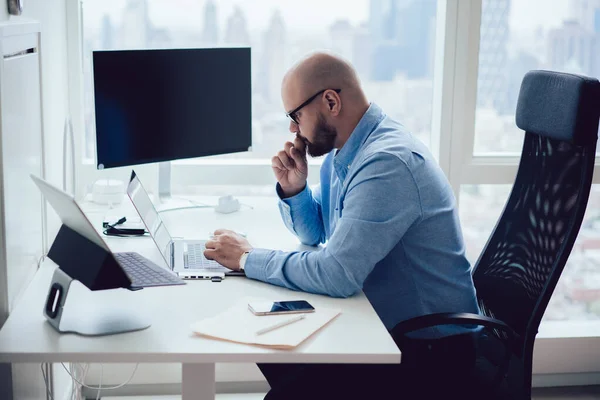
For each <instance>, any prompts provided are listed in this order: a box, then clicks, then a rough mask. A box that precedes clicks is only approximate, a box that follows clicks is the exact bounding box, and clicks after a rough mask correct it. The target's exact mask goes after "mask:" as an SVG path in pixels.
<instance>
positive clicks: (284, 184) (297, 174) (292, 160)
mask: <svg viewBox="0 0 600 400" xmlns="http://www.w3.org/2000/svg"><path fill="white" fill-rule="evenodd" d="M271 167H272V168H273V172H274V173H275V178H277V182H279V185H280V186H281V189H282V190H283V194H284V195H285V197H292V196H295V195H297V194H298V193H300V192H301V191H302V190H303V189H304V187H305V186H306V177H307V176H308V165H307V163H306V144H305V143H304V141H303V140H302V139H300V138H299V137H298V136H296V139H294V143H292V142H286V143H285V146H284V148H283V150H281V151H280V152H279V153H277V155H276V156H275V157H273V158H272V159H271Z"/></svg>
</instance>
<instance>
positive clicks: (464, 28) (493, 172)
mask: <svg viewBox="0 0 600 400" xmlns="http://www.w3.org/2000/svg"><path fill="white" fill-rule="evenodd" d="M82 7H83V5H82V1H81V0H75V1H68V2H66V8H67V49H68V50H67V51H68V54H67V57H68V65H69V87H68V92H69V109H70V113H71V116H72V121H73V126H74V130H75V132H76V133H77V134H76V135H75V143H74V146H75V152H74V153H75V163H76V171H74V174H75V182H76V187H75V194H76V197H77V198H78V199H83V198H84V196H85V195H86V190H85V187H86V184H88V185H89V184H90V183H92V182H94V181H95V180H96V179H100V178H106V172H105V171H104V172H103V171H98V170H96V168H95V165H94V163H93V162H90V161H89V160H87V161H86V160H84V158H83V151H82V146H83V143H82V142H83V135H82V134H81V132H83V129H84V121H83V118H84V116H83V63H82V60H83V47H82V34H83V30H82V15H83V14H82V12H83V8H82ZM437 7H438V8H437V12H436V43H435V50H434V51H435V63H434V67H433V68H434V82H433V104H432V125H431V126H432V130H431V149H432V152H433V154H434V155H435V156H436V158H437V160H438V162H439V164H440V166H441V168H442V170H443V171H444V173H445V174H446V176H447V177H448V179H449V181H450V184H451V186H452V188H453V190H454V193H455V196H456V198H457V201H458V204H459V206H460V197H459V194H460V186H461V185H463V184H512V183H513V182H514V178H515V175H516V172H517V167H518V162H519V158H518V156H515V155H510V154H504V155H497V156H496V155H474V153H473V149H474V143H475V110H476V105H477V104H476V96H477V78H478V67H479V44H480V43H479V41H480V24H481V9H482V0H438V2H437ZM283 112H284V111H283V110H282V113H283ZM319 166H320V161H315V162H311V163H310V165H309V177H311V181H312V180H314V182H316V180H317V179H318V176H319V173H318V170H319ZM599 169H600V163H598V164H597V165H596V166H595V168H594V172H595V173H594V179H593V182H594V183H600V171H599ZM136 170H139V171H140V172H142V173H144V174H145V175H146V176H147V177H148V178H147V179H146V182H147V184H146V185H147V186H148V189H149V190H150V191H156V189H157V181H158V167H157V166H156V165H144V166H141V167H136ZM129 171H130V168H116V169H114V172H112V173H111V177H112V176H115V175H120V176H125V177H126V176H128V172H129ZM215 171H219V173H215ZM172 174H173V175H174V176H177V177H186V179H190V183H192V182H193V183H194V184H200V183H202V184H204V183H205V184H219V183H222V181H223V174H225V175H226V176H236V177H238V179H239V180H238V182H239V183H240V184H241V183H242V182H243V183H246V184H248V183H249V184H257V185H258V184H273V177H272V172H271V167H270V160H256V159H248V160H240V159H236V160H218V161H217V160H184V161H177V162H173V163H172ZM565 324H569V325H570V326H569V329H567V330H566V331H565V329H564V326H565ZM591 325H592V326H593V327H594V328H593V329H591V328H590V323H588V324H578V323H575V322H564V323H562V327H561V323H554V322H552V323H544V322H543V323H542V325H541V326H540V334H539V335H538V338H537V339H536V347H535V350H534V358H535V362H534V366H533V369H534V371H533V372H534V375H535V376H534V383H535V384H536V385H542V386H547V385H549V382H550V383H551V382H557V381H558V380H557V379H556V377H562V378H561V379H560V383H561V384H563V385H565V384H573V383H574V384H581V382H580V380H581V379H580V378H581V376H582V375H581V374H582V373H588V375H589V376H592V377H594V378H593V379H594V382H595V383H598V382H600V374H599V373H600V334H598V333H596V334H590V332H592V331H594V332H599V331H600V321H592V322H591ZM557 374H559V375H557ZM586 382H588V383H589V380H588V381H586Z"/></svg>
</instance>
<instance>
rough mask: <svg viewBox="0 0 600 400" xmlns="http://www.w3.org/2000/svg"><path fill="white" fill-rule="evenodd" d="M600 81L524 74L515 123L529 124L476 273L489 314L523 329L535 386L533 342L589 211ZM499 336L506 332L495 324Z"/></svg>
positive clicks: (520, 351) (520, 350) (522, 350)
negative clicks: (511, 182) (513, 175)
mask: <svg viewBox="0 0 600 400" xmlns="http://www.w3.org/2000/svg"><path fill="white" fill-rule="evenodd" d="M599 87H600V83H599V82H598V80H596V79H591V78H587V77H582V76H577V75H571V74H564V73H557V72H548V71H531V72H529V73H528V74H527V75H526V76H525V77H524V79H523V83H522V85H521V91H520V94H519V101H518V106H517V114H516V123H517V126H518V127H519V128H521V129H522V130H524V131H525V139H524V143H523V150H522V154H521V161H520V164H519V168H518V172H517V176H516V179H515V183H514V186H513V189H512V191H511V193H510V197H509V199H508V201H507V203H506V206H505V208H504V210H503V212H502V215H501V217H500V219H499V221H498V223H497V225H496V227H495V228H494V230H493V232H492V235H491V237H490V239H489V240H488V242H487V244H486V246H485V248H484V250H483V252H482V254H481V255H480V257H479V259H478V261H477V263H476V264H475V266H474V271H473V280H474V283H475V287H476V289H477V298H478V302H479V306H480V308H481V311H482V313H483V314H484V315H486V316H489V317H493V318H496V319H499V320H501V321H503V322H505V323H506V324H508V325H509V326H510V327H512V328H513V329H514V330H515V331H516V332H517V333H518V334H519V336H520V340H518V341H517V343H516V346H515V348H514V349H513V351H514V352H515V354H516V355H517V356H518V357H520V358H522V360H523V365H524V370H525V373H526V376H525V384H526V385H528V387H529V388H531V363H532V354H533V344H534V340H535V336H536V334H537V331H538V326H539V324H540V320H541V318H542V316H543V314H544V311H545V310H546V306H547V305H548V301H549V300H550V296H551V295H552V292H553V291H554V288H555V286H556V283H557V281H558V279H559V277H560V274H561V272H562V270H563V268H564V266H565V264H566V262H567V258H568V257H569V253H570V252H571V249H572V248H573V243H574V242H575V239H576V237H577V234H578V232H579V228H580V226H581V222H582V219H583V216H584V213H585V209H586V205H587V202H588V197H589V193H590V187H591V183H592V172H593V168H594V159H595V154H596V141H597V136H598V117H599V115H600V112H599V110H600V89H599ZM495 334H496V335H498V336H499V337H500V336H502V335H503V333H502V332H501V331H495Z"/></svg>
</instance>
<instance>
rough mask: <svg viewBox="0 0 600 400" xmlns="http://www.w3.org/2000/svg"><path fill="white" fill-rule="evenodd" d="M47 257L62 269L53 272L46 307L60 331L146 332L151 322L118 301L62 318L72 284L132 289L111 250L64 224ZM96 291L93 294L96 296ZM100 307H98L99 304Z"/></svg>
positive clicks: (48, 317) (47, 315) (77, 311)
mask: <svg viewBox="0 0 600 400" xmlns="http://www.w3.org/2000/svg"><path fill="white" fill-rule="evenodd" d="M48 257H49V258H50V259H51V260H52V261H54V262H55V263H56V264H57V265H58V266H59V268H57V269H56V270H55V271H54V275H53V276H52V282H51V283H50V289H49V291H48V296H47V298H46V304H45V306H44V316H45V317H46V319H47V320H48V322H49V323H50V325H52V326H53V327H54V328H55V329H56V330H57V331H59V332H74V333H79V334H81V335H110V334H114V333H121V332H129V331H135V330H140V329H145V328H147V327H149V326H150V322H149V321H148V320H147V319H146V318H144V317H143V316H142V315H141V314H140V313H139V312H137V311H135V310H132V309H127V308H125V307H123V306H122V304H119V303H117V302H115V303H114V304H106V303H109V302H106V303H104V304H100V306H106V307H100V308H98V309H95V310H93V312H86V311H91V310H83V311H81V310H78V308H79V309H81V307H76V306H74V307H73V308H67V312H70V311H71V310H72V311H73V312H74V313H73V315H71V316H70V318H63V311H64V310H65V308H64V305H65V303H66V300H67V295H68V293H69V289H70V288H71V283H73V281H74V280H78V281H80V282H81V283H82V284H84V285H85V286H86V287H87V288H88V289H90V290H92V291H97V290H105V289H116V288H130V286H131V280H130V279H129V277H128V276H127V274H125V271H123V269H122V268H121V266H120V265H119V264H118V263H117V261H116V260H115V258H114V257H113V255H112V253H111V252H110V251H107V250H106V249H104V248H103V247H101V246H99V245H97V244H96V243H94V242H92V241H91V240H89V239H87V238H85V237H84V236H82V235H80V234H79V233H77V232H76V231H74V230H73V229H71V228H69V227H68V226H66V225H63V226H62V227H61V228H60V230H59V232H58V235H57V236H56V239H55V240H54V242H53V243H52V247H51V248H50V252H49V253H48ZM93 293H94V292H92V293H91V295H93ZM96 305H98V304H96Z"/></svg>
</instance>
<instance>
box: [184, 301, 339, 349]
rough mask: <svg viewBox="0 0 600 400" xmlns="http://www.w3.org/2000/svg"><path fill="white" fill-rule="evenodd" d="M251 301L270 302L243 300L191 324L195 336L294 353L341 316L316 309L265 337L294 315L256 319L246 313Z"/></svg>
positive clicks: (255, 316) (249, 313)
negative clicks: (268, 328) (287, 350)
mask: <svg viewBox="0 0 600 400" xmlns="http://www.w3.org/2000/svg"><path fill="white" fill-rule="evenodd" d="M251 301H270V300H269V299H256V298H245V299H242V300H240V301H239V302H237V303H236V304H235V305H233V306H232V307H231V308H229V309H227V310H226V311H224V312H222V313H220V314H218V315H216V316H214V317H210V318H205V319H203V320H202V321H199V322H196V323H194V324H192V331H194V333H195V334H197V335H201V336H206V337H210V338H214V339H221V340H227V341H230V342H236V343H245V344H252V345H258V346H266V347H270V348H274V349H293V348H295V347H296V346H298V345H299V344H300V343H302V342H303V341H304V340H306V339H307V338H308V337H310V336H311V335H313V334H314V333H315V332H317V331H318V330H319V329H321V328H323V327H324V326H325V325H327V323H329V322H330V321H331V320H333V319H334V318H335V317H337V316H338V315H339V314H340V312H341V311H340V310H336V309H330V308H321V307H315V312H312V313H307V314H305V317H304V318H303V319H301V320H299V321H296V322H294V323H291V324H289V325H286V326H282V327H280V328H277V329H275V330H272V331H270V332H267V333H263V334H260V335H259V334H257V333H256V332H258V331H259V330H261V329H262V328H265V327H267V326H271V325H273V324H276V323H277V322H278V321H283V320H288V319H289V318H290V317H291V316H293V315H295V314H292V315H290V314H281V315H263V316H257V315H254V314H252V312H250V310H248V303H249V302H251Z"/></svg>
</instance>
